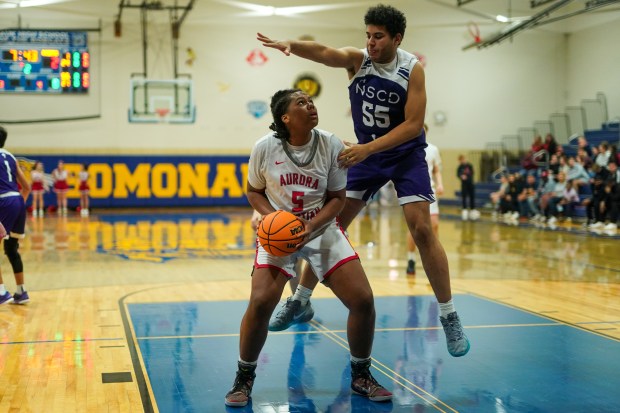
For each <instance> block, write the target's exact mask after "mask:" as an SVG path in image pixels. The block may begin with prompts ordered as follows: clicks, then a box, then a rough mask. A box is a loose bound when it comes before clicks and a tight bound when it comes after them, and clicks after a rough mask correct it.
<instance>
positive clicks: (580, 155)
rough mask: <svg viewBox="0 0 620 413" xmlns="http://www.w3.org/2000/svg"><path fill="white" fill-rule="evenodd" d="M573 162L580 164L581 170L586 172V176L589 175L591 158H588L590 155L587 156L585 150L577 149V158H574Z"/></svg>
mask: <svg viewBox="0 0 620 413" xmlns="http://www.w3.org/2000/svg"><path fill="white" fill-rule="evenodd" d="M575 160H576V161H577V162H578V163H580V164H581V166H583V168H584V169H585V170H586V172H588V175H590V172H589V171H590V168H592V164H593V162H592V157H590V155H588V153H587V152H586V150H585V149H578V150H577V157H576V158H575Z"/></svg>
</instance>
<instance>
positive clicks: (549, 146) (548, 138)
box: [543, 133, 558, 155]
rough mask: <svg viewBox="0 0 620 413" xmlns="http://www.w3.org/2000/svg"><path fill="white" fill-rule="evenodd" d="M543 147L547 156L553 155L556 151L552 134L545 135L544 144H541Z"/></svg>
mask: <svg viewBox="0 0 620 413" xmlns="http://www.w3.org/2000/svg"><path fill="white" fill-rule="evenodd" d="M543 147H544V148H545V149H546V150H547V153H548V154H549V155H553V154H554V153H556V152H557V151H558V143H557V142H556V141H555V138H554V137H553V135H552V134H550V133H548V134H547V135H545V142H544V143H543Z"/></svg>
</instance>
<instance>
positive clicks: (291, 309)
mask: <svg viewBox="0 0 620 413" xmlns="http://www.w3.org/2000/svg"><path fill="white" fill-rule="evenodd" d="M312 317H314V309H312V304H310V300H308V302H307V303H306V305H304V306H303V307H302V305H301V301H299V300H293V297H288V298H287V299H286V302H285V303H284V304H283V305H282V309H281V310H280V311H278V313H277V314H276V315H275V317H274V318H273V319H272V320H271V321H270V322H269V331H282V330H286V329H287V328H289V327H290V326H292V325H293V324H299V323H307V322H308V321H310V320H312Z"/></svg>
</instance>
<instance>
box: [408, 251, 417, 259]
mask: <svg viewBox="0 0 620 413" xmlns="http://www.w3.org/2000/svg"><path fill="white" fill-rule="evenodd" d="M407 259H408V260H414V261H415V252H413V251H409V252H407Z"/></svg>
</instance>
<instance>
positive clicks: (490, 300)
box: [467, 291, 620, 342]
mask: <svg viewBox="0 0 620 413" xmlns="http://www.w3.org/2000/svg"><path fill="white" fill-rule="evenodd" d="M467 294H469V295H471V296H473V297H476V298H479V299H481V300H486V301H489V302H492V303H495V304H499V305H503V306H505V307H510V308H513V309H515V310H519V311H523V312H526V313H529V314H532V315H535V316H538V317H540V318H546V319H547V320H552V321H555V322H557V323H559V324H561V325H564V326H567V327H572V328H575V329H577V330H581V331H583V332H586V333H590V334H594V335H595V336H599V337H602V338H606V339H610V340H613V341H616V342H620V338H619V337H614V336H610V335H608V334H603V333H599V332H597V331H595V330H591V329H588V328H585V327H582V326H580V325H579V324H578V323H569V322H568V321H563V320H560V319H558V318H554V317H551V316H548V315H545V314H541V313H537V312H535V311H533V310H529V309H527V308H523V307H519V306H517V305H514V304H510V303H505V302H503V301H498V300H496V299H494V298H490V297H485V296H484V295H480V293H475V292H471V291H468V292H467ZM592 323H594V324H599V323H605V322H604V321H600V322H596V321H594V322H592Z"/></svg>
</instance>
